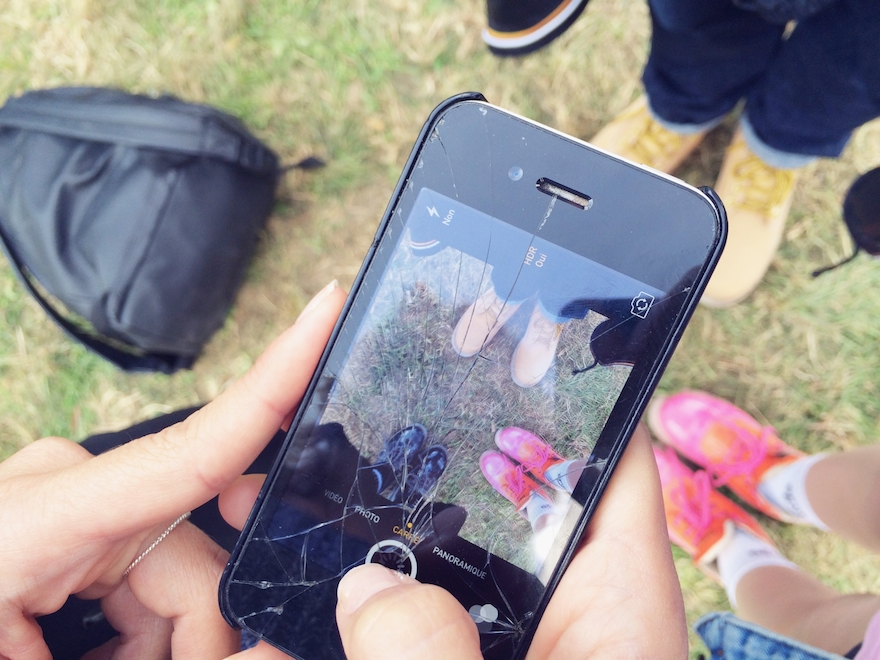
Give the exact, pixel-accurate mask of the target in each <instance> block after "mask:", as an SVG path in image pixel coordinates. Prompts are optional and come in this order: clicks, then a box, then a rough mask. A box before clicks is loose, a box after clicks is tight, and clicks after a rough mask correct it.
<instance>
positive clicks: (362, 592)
mask: <svg viewBox="0 0 880 660" xmlns="http://www.w3.org/2000/svg"><path fill="white" fill-rule="evenodd" d="M411 581H412V578H411V577H409V576H407V575H403V574H402V573H398V572H397V571H392V570H391V569H388V568H385V567H383V566H379V565H377V564H367V565H365V566H358V567H357V568H355V569H352V570H351V571H349V572H348V573H346V575H345V576H344V577H343V578H342V579H341V580H340V581H339V587H338V589H337V591H336V596H337V598H338V599H339V607H340V608H341V609H342V611H343V612H345V613H346V614H353V613H354V612H356V611H357V610H358V609H359V608H360V606H361V605H363V604H364V603H365V602H367V601H368V600H369V599H370V598H372V597H373V596H375V595H376V594H378V593H381V592H382V591H385V590H386V589H391V588H392V587H399V586H400V585H402V584H406V583H408V582H411Z"/></svg>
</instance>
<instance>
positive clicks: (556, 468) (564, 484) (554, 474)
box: [544, 461, 580, 495]
mask: <svg viewBox="0 0 880 660" xmlns="http://www.w3.org/2000/svg"><path fill="white" fill-rule="evenodd" d="M576 462H577V461H563V462H562V463H557V464H556V465H552V466H550V467H549V468H547V470H546V471H545V472H544V476H545V477H546V478H547V481H549V482H550V484H551V485H553V486H554V487H556V488H559V489H560V490H564V491H565V492H566V493H568V494H569V495H571V492H572V491H573V490H574V486H572V485H571V480H570V479H569V478H568V475H569V472H571V469H572V468H571V466H572V465H574V464H575V463H576ZM578 477H580V475H578Z"/></svg>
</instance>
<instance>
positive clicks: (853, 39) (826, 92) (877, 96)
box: [746, 0, 880, 168]
mask: <svg viewBox="0 0 880 660" xmlns="http://www.w3.org/2000/svg"><path fill="white" fill-rule="evenodd" d="M878 34H880V3H877V2H876V1H875V0H838V1H837V2H834V3H832V4H831V5H830V6H829V7H827V8H826V9H824V10H823V11H820V12H819V13H817V14H815V15H813V16H811V17H809V18H807V19H805V20H803V21H800V22H799V23H798V25H797V27H796V28H795V29H794V31H793V32H792V33H791V36H790V37H789V38H788V39H786V40H785V42H784V43H783V44H782V46H781V48H780V49H779V52H778V53H776V55H775V57H773V59H772V61H771V62H769V63H768V66H767V70H766V74H765V75H764V77H763V78H762V79H761V80H760V82H759V83H758V84H756V85H754V86H753V87H752V88H751V90H750V91H749V94H748V97H747V101H746V119H747V122H746V124H747V126H746V128H747V130H746V138H747V140H748V142H749V146H750V147H751V148H752V150H753V151H755V152H756V153H757V154H758V156H760V157H761V158H762V159H763V160H764V161H766V162H767V163H769V164H770V165H773V166H774V167H778V168H791V167H797V166H799V165H802V164H804V162H805V161H806V160H809V159H810V158H813V157H816V156H824V157H831V158H833V157H836V156H839V155H840V152H841V151H842V150H843V147H844V145H845V144H846V142H847V140H848V139H849V137H850V135H851V133H852V131H853V130H855V129H856V128H858V127H859V126H861V125H862V124H864V123H865V122H868V121H870V120H871V119H874V118H875V117H878V116H880V76H878V75H877V72H878V71H880V39H878V38H877V35H878ZM796 155H801V156H805V157H806V158H803V157H802V158H801V160H800V161H792V160H791V157H793V156H796Z"/></svg>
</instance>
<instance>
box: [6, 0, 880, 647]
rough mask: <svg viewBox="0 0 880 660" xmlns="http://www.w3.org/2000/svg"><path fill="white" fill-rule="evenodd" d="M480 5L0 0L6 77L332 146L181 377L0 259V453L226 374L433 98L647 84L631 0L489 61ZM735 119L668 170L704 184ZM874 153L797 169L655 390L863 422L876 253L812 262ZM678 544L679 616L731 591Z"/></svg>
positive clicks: (821, 540)
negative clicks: (771, 224) (770, 240)
mask: <svg viewBox="0 0 880 660" xmlns="http://www.w3.org/2000/svg"><path fill="white" fill-rule="evenodd" d="M483 21H484V18H483V5H482V4H481V3H480V2H477V1H476V0H456V1H454V2H453V1H452V0H425V1H424V2H411V1H408V0H371V1H370V2H366V1H365V0H354V1H353V2H340V1H339V0H324V1H322V2H317V1H316V0H301V1H297V2H293V1H286V0H261V2H255V1H249V0H151V1H145V2H134V1H133V0H104V1H98V0H0V71H2V74H0V97H6V96H9V95H12V94H16V93H19V92H22V91H25V90H27V89H31V88H38V87H47V86H54V85H69V84H94V85H112V86H118V87H122V88H125V89H128V90H131V91H137V92H146V93H162V92H170V93H173V94H176V95H178V96H180V97H182V98H184V99H187V100H192V101H200V102H206V103H211V104H213V105H216V106H219V107H221V108H223V109H225V110H228V111H230V112H233V113H235V114H237V115H239V116H241V117H242V118H243V119H244V120H245V121H246V122H247V123H248V124H249V125H250V126H251V127H252V128H253V130H254V131H255V132H256V133H257V134H258V135H259V136H260V137H262V138H263V139H264V140H266V141H267V142H268V143H269V144H270V145H272V146H273V147H274V148H275V149H276V150H278V151H279V152H280V153H281V155H282V157H283V159H284V160H285V161H288V162H290V161H296V160H298V159H299V158H302V157H304V156H306V155H311V154H315V155H319V156H321V157H323V158H325V159H326V160H327V161H328V162H329V165H328V167H327V168H325V169H324V170H321V171H318V172H313V173H292V174H290V175H288V177H287V178H286V180H285V181H284V183H283V185H282V187H281V190H280V201H279V203H278V206H277V208H276V211H275V213H274V214H273V217H272V219H271V221H270V223H269V225H268V227H267V229H266V231H265V234H264V236H263V237H262V241H261V245H260V249H259V254H258V256H257V259H256V260H255V262H254V264H253V266H252V268H251V270H250V273H249V276H248V280H247V283H246V284H245V286H244V288H243V290H242V292H241V295H240V297H239V299H238V302H237V304H236V306H235V309H234V310H233V313H232V314H231V315H230V317H229V319H228V321H227V323H226V326H225V327H224V328H223V330H222V331H221V332H219V333H218V334H217V335H216V336H215V337H214V339H213V340H212V341H211V343H210V345H209V346H208V348H207V350H206V352H205V355H204V357H203V358H202V359H201V360H200V361H199V362H198V363H197V365H196V367H195V369H194V370H193V371H192V372H190V373H185V374H179V375H175V376H173V377H165V376H156V375H125V374H122V373H119V372H117V371H115V370H114V369H113V368H112V367H110V366H109V365H107V364H105V363H103V362H102V361H101V360H99V359H98V358H95V357H93V356H91V355H90V354H88V353H87V352H86V351H85V350H84V349H82V348H80V347H79V346H77V345H74V344H73V343H72V342H70V341H68V340H67V339H66V338H65V337H64V336H63V335H62V334H61V332H60V331H59V330H58V329H57V328H56V327H55V326H54V325H52V323H51V322H50V321H48V320H47V319H46V318H45V316H44V315H43V313H42V312H41V311H40V309H39V308H38V307H37V306H36V304H35V303H33V302H32V301H31V300H29V299H28V297H27V295H26V294H25V293H24V291H23V289H22V288H21V287H20V286H19V284H18V283H17V282H16V281H15V279H14V277H13V275H12V273H11V272H10V270H9V268H8V266H7V265H6V263H5V262H2V263H0V314H2V319H0V378H2V388H0V459H2V458H4V457H6V456H8V455H10V454H11V453H13V452H14V451H16V450H17V449H19V448H20V447H22V446H24V445H25V444H27V443H29V442H31V441H33V440H35V439H37V438H39V437H41V436H44V435H55V434H57V435H62V436H67V437H71V438H74V439H81V438H83V437H84V436H86V435H88V434H90V433H93V432H96V431H100V430H107V429H114V428H120V427H122V426H124V425H127V424H129V423H131V422H134V421H137V420H141V419H144V418H148V417H151V416H154V415H156V414H159V413H162V412H165V411H169V410H173V409H176V408H179V407H182V406H185V405H189V404H193V403H196V402H199V401H205V400H208V399H210V398H212V397H213V396H215V395H216V394H217V393H218V392H220V391H221V390H222V389H223V388H224V387H226V386H227V384H228V383H229V382H230V381H231V380H232V379H234V378H236V377H237V376H239V375H240V374H242V373H243V372H244V371H245V370H246V369H247V367H248V366H249V365H250V364H251V363H252V361H253V360H254V358H255V357H256V356H257V355H258V354H259V352H260V350H261V348H262V347H263V346H264V345H265V344H266V343H267V342H268V341H269V339H270V338H271V337H273V336H274V335H275V334H277V333H278V332H279V331H280V330H281V329H282V328H284V327H285V326H286V325H287V324H289V323H290V322H291V321H292V320H293V319H294V318H295V316H296V314H297V313H298V311H299V310H300V309H301V308H302V306H303V305H304V304H305V302H306V301H307V300H308V298H309V297H310V296H311V295H312V294H313V293H315V292H316V291H318V290H319V289H320V288H321V287H322V286H323V285H324V284H325V283H326V282H328V281H330V280H332V279H333V278H339V280H340V282H341V283H342V284H343V285H347V284H350V282H351V281H352V279H353V277H354V275H355V273H356V271H357V268H358V266H359V263H360V260H361V257H362V255H363V253H364V251H365V249H366V247H367V245H368V244H369V241H370V239H371V238H372V236H373V232H374V229H375V226H376V223H377V221H378V219H379V218H380V217H381V214H382V211H383V210H384V207H385V204H386V202H387V199H388V196H389V194H390V192H391V190H392V187H393V185H394V182H395V180H396V177H397V174H398V172H399V169H400V167H401V165H402V164H403V162H404V160H405V157H406V155H407V153H408V151H409V149H410V147H411V145H412V141H413V139H414V138H415V135H416V133H417V131H418V128H419V126H420V125H421V122H422V121H423V120H424V118H425V117H426V116H427V115H428V113H429V111H430V110H431V108H433V107H434V106H435V105H436V104H437V103H438V102H439V101H440V100H442V99H443V98H445V97H447V96H450V95H452V94H454V93H456V92H460V91H464V90H479V91H482V92H483V93H484V94H485V95H486V96H487V98H488V99H489V100H490V101H491V102H493V103H495V104H497V105H501V106H503V107H506V108H508V109H511V110H513V111H516V112H518V113H520V114H523V115H525V116H528V117H530V118H533V119H536V120H538V121H540V122H543V123H546V124H549V125H550V126H553V127H555V128H558V129H560V130H562V131H565V132H568V133H571V134H573V135H576V136H579V137H583V138H588V137H589V136H591V135H592V134H593V133H595V132H596V131H597V130H598V129H599V128H600V126H601V125H602V124H603V123H604V122H606V121H607V120H609V119H610V118H611V117H613V116H614V115H615V114H616V113H617V112H619V111H620V110H621V109H623V108H624V107H625V106H626V105H627V104H628V103H629V102H630V101H631V100H632V99H633V98H635V97H636V96H637V95H638V93H639V89H640V83H639V73H640V70H641V65H642V63H643V61H644V58H645V55H646V52H647V46H648V34H649V24H648V19H647V11H646V8H645V6H644V4H643V3H640V2H627V1H625V0H593V2H591V4H590V7H589V8H588V10H587V11H586V12H585V14H584V16H583V17H582V18H581V19H580V20H578V21H577V23H576V24H575V25H574V27H573V28H572V29H571V30H569V32H568V33H566V34H565V35H564V36H563V37H562V38H561V39H559V40H558V41H557V42H556V43H554V44H553V45H552V46H551V47H549V48H547V49H544V50H543V51H541V52H539V53H537V54H535V55H533V56H531V57H528V58H525V59H511V60H499V59H496V58H494V57H492V56H491V55H490V54H489V53H488V52H487V51H486V49H485V48H484V46H483V45H482V43H481V41H480V39H479V30H480V28H481V27H482V25H483ZM731 126H732V124H730V123H728V124H727V125H724V126H721V127H719V129H717V130H716V131H715V132H714V133H713V134H712V135H711V136H710V139H708V140H707V141H706V143H705V144H704V145H703V146H701V147H700V148H699V149H698V151H697V152H696V153H695V154H694V155H693V156H692V157H691V158H690V159H689V160H688V161H687V162H686V163H685V165H684V166H683V167H682V169H681V171H680V172H679V174H680V175H681V176H682V177H683V178H685V179H686V180H688V181H689V182H691V183H693V184H696V185H704V184H712V183H713V181H714V179H715V176H716V175H717V171H718V168H719V165H720V158H721V155H722V152H723V148H724V143H725V140H726V139H728V138H729V135H730V132H731ZM878 164H880V124H878V123H877V122H874V123H873V124H870V125H868V126H865V127H863V128H862V129H861V130H860V131H859V132H858V133H856V135H855V136H854V137H853V139H852V141H851V143H850V145H849V146H848V147H847V149H846V151H845V153H844V154H843V156H842V158H840V159H839V160H835V161H831V160H822V161H819V162H817V163H815V164H813V165H811V166H809V167H808V168H807V169H806V172H805V174H804V176H803V177H802V179H801V181H800V183H799V184H798V188H797V193H796V197H795V200H794V206H793V209H792V212H791V216H790V218H789V222H788V226H787V229H786V235H785V241H784V243H783V246H782V248H781V250H780V252H779V255H778V257H777V259H776V261H775V262H774V264H773V266H772V268H771V270H770V272H769V273H768V275H767V278H766V280H765V281H764V283H763V284H762V285H761V287H760V288H759V290H758V291H757V292H756V293H755V294H754V295H753V296H751V297H750V298H749V299H748V300H747V301H746V302H745V303H744V304H742V305H740V306H738V307H736V308H734V309H732V310H727V311H711V310H706V309H700V310H698V312H697V314H696V315H695V317H694V320H693V323H692V325H691V327H690V329H689V330H688V331H687V334H686V336H685V338H684V340H683V342H682V344H681V346H680V348H679V350H678V352H677V354H676V356H675V357H674V359H673V361H672V363H671V364H670V367H669V370H668V372H667V375H666V377H665V378H664V381H663V383H662V389H663V390H665V391H674V390H677V389H680V388H683V387H696V388H701V389H705V390H708V391H710V392H713V393H715V394H718V395H721V396H725V397H727V398H729V399H731V400H732V401H734V402H735V403H737V404H738V405H740V406H742V407H744V408H745V409H746V410H748V411H749V412H751V413H752V414H754V415H755V416H756V417H757V418H758V419H760V420H762V421H764V422H766V423H768V424H773V425H774V426H775V428H776V429H777V430H778V431H779V432H780V434H781V435H782V437H783V438H784V439H786V440H787V441H788V442H790V443H792V444H794V445H796V446H798V447H800V448H801V449H803V450H806V451H811V452H813V451H837V450H841V449H846V448H848V447H853V446H857V445H863V444H869V443H873V442H875V441H876V439H877V438H878V431H880V392H878V373H880V352H878V350H877V346H878V345H880V323H878V318H880V296H878V295H877V291H878V289H880V266H878V264H877V263H876V262H871V261H870V260H868V259H867V258H864V257H862V258H860V259H858V260H856V262H854V263H853V264H851V265H849V266H847V267H845V268H842V269H840V270H838V271H834V272H831V273H829V274H827V275H825V276H823V277H821V278H819V279H815V280H814V279H811V278H810V276H809V273H810V271H811V270H813V269H814V268H815V267H817V266H820V265H824V264H827V263H831V262H833V261H835V260H838V259H840V258H841V257H842V256H844V255H845V254H846V253H847V251H848V250H849V240H848V237H847V234H846V231H845V228H844V226H843V224H842V223H841V222H840V205H841V201H842V198H843V195H844V193H845V191H846V189H847V186H848V184H849V183H850V182H851V181H852V179H853V178H854V177H855V176H856V175H857V174H858V173H859V172H863V171H866V170H867V169H870V168H871V167H874V166H877V165H878ZM0 166H2V164H0ZM762 522H765V523H767V527H768V529H769V530H770V533H771V534H772V536H773V537H774V538H775V539H776V540H777V541H778V542H779V545H780V547H781V548H782V550H783V551H784V552H785V554H786V555H788V556H789V557H791V558H792V559H793V560H794V561H796V562H797V563H799V564H800V565H802V566H804V567H805V568H806V569H807V570H809V571H811V572H813V573H815V574H816V575H818V576H819V577H820V578H821V579H822V580H824V581H826V582H827V583H829V584H831V585H833V586H834V587H837V588H840V589H843V590H846V591H852V590H880V562H878V560H877V559H876V558H874V557H872V556H870V555H869V554H868V553H866V552H863V551H861V550H860V549H858V548H856V547H854V546H851V545H849V544H847V543H845V542H843V541H841V540H840V539H839V538H836V537H834V536H833V535H826V534H821V533H819V532H815V531H811V530H802V529H794V528H791V527H787V526H783V525H778V524H774V523H771V522H769V521H766V520H764V521H762ZM676 558H677V559H676V563H677V567H678V570H679V574H680V577H681V582H682V586H683V588H684V591H685V602H686V607H687V611H688V618H689V620H690V621H691V622H692V621H693V620H695V619H696V618H697V617H698V616H699V615H700V614H702V613H705V612H707V611H710V610H712V609H724V608H727V607H728V605H727V602H726V599H725V597H724V594H723V592H722V591H721V590H720V589H719V588H718V587H717V586H715V585H714V584H713V583H712V582H710V581H708V580H707V579H706V578H704V577H703V576H702V575H701V574H700V573H698V572H697V571H695V570H694V569H693V568H692V567H691V566H690V563H689V561H688V559H687V558H686V557H685V556H684V555H683V554H682V553H678V554H676ZM698 648H699V647H698V646H697V645H696V643H695V644H694V649H695V650H694V653H696V652H697V649H698Z"/></svg>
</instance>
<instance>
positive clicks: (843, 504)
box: [805, 446, 880, 551]
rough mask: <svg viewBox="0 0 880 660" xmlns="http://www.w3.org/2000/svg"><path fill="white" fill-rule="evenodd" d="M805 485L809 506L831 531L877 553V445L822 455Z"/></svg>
mask: <svg viewBox="0 0 880 660" xmlns="http://www.w3.org/2000/svg"><path fill="white" fill-rule="evenodd" d="M805 485H806V495H807V497H808V499H809V501H810V506H812V507H813V511H815V512H816V515H817V516H819V518H820V520H822V522H823V523H825V524H826V525H827V526H828V527H829V528H830V529H831V530H832V531H834V532H836V533H837V534H840V535H841V536H844V537H846V538H848V539H851V540H853V541H855V542H856V543H859V544H860V545H863V546H865V547H866V548H870V549H871V550H875V551H880V515H878V512H880V446H872V447H862V448H859V449H852V450H849V451H845V452H841V453H839V454H830V455H828V456H825V457H824V458H822V460H820V461H818V462H817V463H816V464H815V465H813V466H812V467H811V468H810V470H809V472H807V474H806V483H805Z"/></svg>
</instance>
